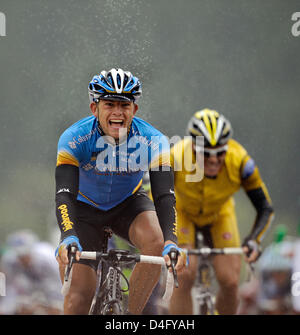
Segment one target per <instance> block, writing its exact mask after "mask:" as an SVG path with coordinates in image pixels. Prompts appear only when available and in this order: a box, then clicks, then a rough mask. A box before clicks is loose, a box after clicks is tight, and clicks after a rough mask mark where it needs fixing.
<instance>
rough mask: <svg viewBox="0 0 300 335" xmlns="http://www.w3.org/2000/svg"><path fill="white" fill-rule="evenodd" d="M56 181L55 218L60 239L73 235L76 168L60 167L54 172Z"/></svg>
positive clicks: (77, 173)
mask: <svg viewBox="0 0 300 335" xmlns="http://www.w3.org/2000/svg"><path fill="white" fill-rule="evenodd" d="M55 180H56V196H55V203H56V217H57V223H58V226H59V229H60V231H61V239H64V238H65V237H67V236H70V235H75V236H76V232H75V229H74V223H75V221H76V201H77V200H76V198H77V193H78V180H79V172H78V168H77V167H75V166H71V165H60V166H58V167H57V168H56V171H55Z"/></svg>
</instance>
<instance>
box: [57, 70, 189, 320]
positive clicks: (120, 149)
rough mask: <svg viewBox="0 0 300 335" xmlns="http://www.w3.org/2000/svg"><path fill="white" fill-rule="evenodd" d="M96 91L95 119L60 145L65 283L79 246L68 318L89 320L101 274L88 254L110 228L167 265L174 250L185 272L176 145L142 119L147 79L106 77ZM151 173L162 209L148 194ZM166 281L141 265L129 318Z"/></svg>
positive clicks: (114, 73)
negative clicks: (84, 256) (145, 183)
mask: <svg viewBox="0 0 300 335" xmlns="http://www.w3.org/2000/svg"><path fill="white" fill-rule="evenodd" d="M88 91H89V97H90V110H91V112H92V116H89V117H86V118H84V119H82V120H80V121H78V122H76V123H75V124H73V125H72V126H71V127H69V128H68V129H67V130H65V131H64V133H63V134H62V135H61V137H60V139H59V142H58V155H57V167H56V172H55V177H56V215H57V220H58V225H59V228H60V230H61V240H60V243H59V247H58V249H57V260H58V262H59V266H60V273H61V276H62V278H63V274H64V268H65V266H66V264H68V252H67V251H68V247H69V246H70V244H72V243H75V244H76V245H77V247H78V252H77V254H76V257H77V260H78V263H76V264H75V265H74V267H73V276H72V284H71V287H70V290H69V293H68V294H67V296H66V297H65V302H64V313H65V314H86V313H88V310H89V306H90V304H91V300H92V297H93V294H94V291H95V285H96V273H95V268H94V267H93V266H94V265H93V264H92V263H90V262H89V261H86V260H80V251H81V250H83V249H84V250H101V243H102V227H103V226H110V227H111V228H112V230H113V232H114V233H115V234H117V235H119V236H120V237H122V238H124V239H125V240H127V241H128V242H129V243H131V244H132V245H134V246H135V247H137V248H138V249H139V250H140V252H141V253H142V254H148V255H156V256H160V255H161V254H163V256H164V257H165V259H166V262H167V263H168V262H169V261H170V259H169V256H168V252H169V250H170V248H171V247H174V248H175V249H176V250H177V253H178V261H177V264H176V269H177V271H180V270H181V269H182V268H183V266H184V265H185V257H184V255H183V254H182V253H181V249H180V248H178V247H177V232H176V228H177V226H176V213H175V196H174V182H173V171H172V169H171V168H170V165H169V142H168V140H167V138H166V137H165V136H164V135H163V134H162V133H161V132H159V131H158V130H157V129H155V128H154V127H153V126H151V125H150V124H149V123H147V122H145V121H144V120H142V119H140V118H138V117H136V116H135V114H136V112H137V110H138V105H137V101H138V98H139V97H140V96H141V92H142V90H141V83H140V81H139V79H138V78H137V77H135V76H133V75H132V74H131V73H130V72H128V71H123V70H122V69H111V70H110V71H102V72H101V73H100V74H99V75H95V76H94V77H93V79H92V80H91V82H90V84H89V89H88ZM148 169H150V180H151V189H152V195H153V200H154V205H153V202H152V201H151V200H150V199H149V198H148V197H147V195H146V192H145V191H143V189H142V188H141V184H142V178H143V174H144V172H145V171H147V170H148ZM159 276H160V266H157V265H150V264H137V265H136V267H135V269H134V271H133V273H132V275H131V278H130V294H129V313H131V314H141V313H142V310H143V308H144V306H145V304H146V302H147V300H148V298H149V296H150V295H151V292H152V290H153V288H154V287H155V285H156V283H157V281H158V279H159Z"/></svg>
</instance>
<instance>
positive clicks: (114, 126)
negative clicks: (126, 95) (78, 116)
mask: <svg viewBox="0 0 300 335" xmlns="http://www.w3.org/2000/svg"><path fill="white" fill-rule="evenodd" d="M90 107H91V110H92V113H93V115H94V116H96V117H97V118H98V120H99V122H100V126H101V128H102V130H103V131H104V133H105V135H107V136H111V137H113V138H114V139H119V137H120V136H125V135H126V134H127V131H128V130H129V128H130V125H131V121H132V119H133V117H134V115H135V113H136V112H137V110H138V106H137V105H136V104H134V103H133V102H127V101H112V100H100V102H99V103H98V104H91V106H90Z"/></svg>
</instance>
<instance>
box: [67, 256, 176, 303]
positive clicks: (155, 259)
mask: <svg viewBox="0 0 300 335" xmlns="http://www.w3.org/2000/svg"><path fill="white" fill-rule="evenodd" d="M115 251H116V253H115V254H113V253H110V252H107V253H103V252H99V251H82V252H81V255H80V259H88V260H94V261H96V260H97V261H99V260H100V259H104V260H115V261H116V262H117V263H119V264H120V263H130V262H134V263H148V264H157V265H165V266H166V262H165V259H164V258H163V257H159V256H149V255H138V254H130V253H129V252H127V251H125V250H115ZM114 256H115V258H113V257H114ZM74 261H75V258H74V259H73V263H74ZM70 263H71V261H70V262H69V264H68V266H67V267H66V272H65V281H64V283H63V287H62V290H61V292H62V294H63V295H64V296H65V295H66V294H67V293H68V291H69V288H70V281H71V276H72V273H71V268H72V265H73V263H72V264H70ZM173 287H174V276H173V273H172V272H169V271H167V280H166V288H165V292H164V295H163V299H164V300H166V301H168V300H169V299H170V298H171V296H172V293H173Z"/></svg>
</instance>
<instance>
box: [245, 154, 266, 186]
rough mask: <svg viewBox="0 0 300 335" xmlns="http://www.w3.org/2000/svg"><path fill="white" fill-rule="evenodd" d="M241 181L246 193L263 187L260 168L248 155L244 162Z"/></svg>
mask: <svg viewBox="0 0 300 335" xmlns="http://www.w3.org/2000/svg"><path fill="white" fill-rule="evenodd" d="M241 181H242V186H243V188H244V189H245V191H246V192H248V191H250V190H253V189H256V188H259V187H262V185H263V181H262V179H261V176H260V173H259V170H258V167H257V166H256V164H255V162H254V160H253V159H252V158H251V157H250V156H249V155H248V154H247V155H246V157H245V158H244V159H243V161H242V165H241Z"/></svg>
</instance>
